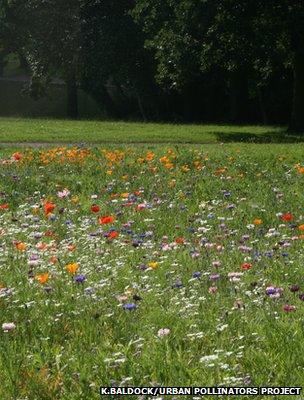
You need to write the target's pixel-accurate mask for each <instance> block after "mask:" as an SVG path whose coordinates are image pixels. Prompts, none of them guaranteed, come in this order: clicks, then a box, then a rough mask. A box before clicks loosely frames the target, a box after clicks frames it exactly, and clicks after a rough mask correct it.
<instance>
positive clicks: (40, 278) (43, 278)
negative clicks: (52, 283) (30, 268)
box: [35, 272, 49, 285]
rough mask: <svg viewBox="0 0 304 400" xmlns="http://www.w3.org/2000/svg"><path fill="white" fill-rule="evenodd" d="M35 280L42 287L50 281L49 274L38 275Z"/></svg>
mask: <svg viewBox="0 0 304 400" xmlns="http://www.w3.org/2000/svg"><path fill="white" fill-rule="evenodd" d="M35 278H36V279H37V281H38V282H39V283H41V285H44V284H45V283H46V282H47V281H48V280H49V274H48V273H47V272H46V273H44V274H39V275H36V276H35Z"/></svg>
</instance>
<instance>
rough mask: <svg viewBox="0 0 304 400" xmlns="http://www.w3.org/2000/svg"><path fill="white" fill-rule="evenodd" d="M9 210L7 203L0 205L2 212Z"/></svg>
mask: <svg viewBox="0 0 304 400" xmlns="http://www.w3.org/2000/svg"><path fill="white" fill-rule="evenodd" d="M8 208H9V205H8V204H7V203H5V204H0V210H7V209H8Z"/></svg>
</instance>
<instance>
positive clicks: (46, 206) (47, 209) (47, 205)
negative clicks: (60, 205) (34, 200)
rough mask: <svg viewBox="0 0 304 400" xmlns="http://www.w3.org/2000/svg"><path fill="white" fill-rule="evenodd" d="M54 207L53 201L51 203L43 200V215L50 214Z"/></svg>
mask: <svg viewBox="0 0 304 400" xmlns="http://www.w3.org/2000/svg"><path fill="white" fill-rule="evenodd" d="M55 207H56V206H55V204H54V203H51V202H50V201H47V202H45V203H44V213H45V215H48V214H50V213H51V212H52V211H53V210H54V208H55Z"/></svg>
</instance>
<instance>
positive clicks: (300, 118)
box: [289, 51, 304, 132]
mask: <svg viewBox="0 0 304 400" xmlns="http://www.w3.org/2000/svg"><path fill="white" fill-rule="evenodd" d="M289 129H290V130H291V131H297V132H300V131H301V132H304V52H303V51H298V52H296V53H295V55H294V61H293V104H292V115H291V123H290V127H289Z"/></svg>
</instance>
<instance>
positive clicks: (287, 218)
mask: <svg viewBox="0 0 304 400" xmlns="http://www.w3.org/2000/svg"><path fill="white" fill-rule="evenodd" d="M281 220H282V221H285V222H288V221H292V220H293V215H292V214H291V213H286V214H283V215H282V216H281Z"/></svg>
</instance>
